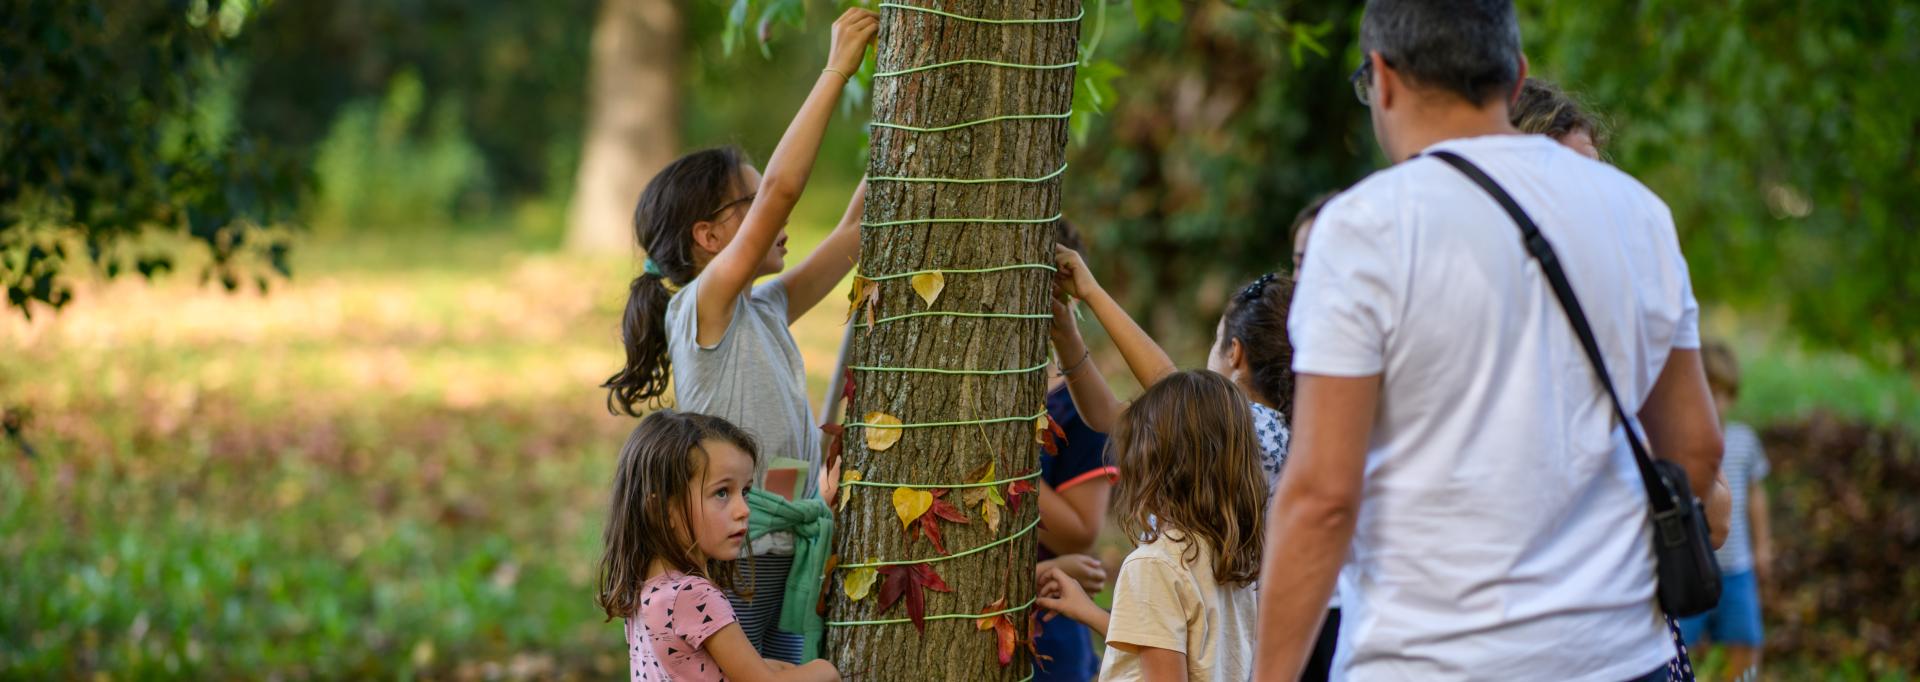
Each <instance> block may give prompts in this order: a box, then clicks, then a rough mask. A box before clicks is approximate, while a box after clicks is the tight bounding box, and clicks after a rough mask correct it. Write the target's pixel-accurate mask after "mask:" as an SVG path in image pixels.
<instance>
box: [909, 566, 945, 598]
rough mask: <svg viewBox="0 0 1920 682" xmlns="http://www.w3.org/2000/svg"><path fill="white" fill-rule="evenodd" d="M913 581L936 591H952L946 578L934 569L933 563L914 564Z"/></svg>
mask: <svg viewBox="0 0 1920 682" xmlns="http://www.w3.org/2000/svg"><path fill="white" fill-rule="evenodd" d="M913 582H914V583H916V584H919V585H921V586H924V587H926V588H927V589H929V590H933V591H935V592H952V591H953V588H951V587H947V581H946V579H945V578H941V577H940V572H939V571H935V570H933V564H913Z"/></svg>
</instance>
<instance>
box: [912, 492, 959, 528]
mask: <svg viewBox="0 0 1920 682" xmlns="http://www.w3.org/2000/svg"><path fill="white" fill-rule="evenodd" d="M940 492H941V493H944V492H946V491H945V490H942V491H940ZM934 497H935V498H936V499H934V501H933V507H932V508H930V509H928V510H927V511H928V512H929V513H930V515H932V516H938V517H940V518H942V519H946V520H947V521H951V522H953V523H960V524H964V523H967V513H966V512H963V511H960V509H959V508H957V507H955V506H953V505H952V504H950V503H948V502H947V501H946V500H942V499H938V498H939V495H938V494H935V495H934ZM922 518H924V517H922Z"/></svg>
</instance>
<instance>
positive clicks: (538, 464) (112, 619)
mask: <svg viewBox="0 0 1920 682" xmlns="http://www.w3.org/2000/svg"><path fill="white" fill-rule="evenodd" d="M814 195H815V196H817V197H820V198H818V199H816V200H814V201H813V203H810V204H808V205H804V206H803V207H802V211H801V213H800V214H799V215H797V216H796V220H795V226H794V228H793V243H794V246H795V248H794V250H793V251H794V253H796V254H801V253H807V252H809V251H810V250H811V248H812V245H813V244H815V243H817V242H818V240H819V239H820V238H821V237H822V236H824V233H825V228H826V226H828V225H830V224H831V221H832V220H833V219H835V218H837V217H838V214H839V210H840V206H839V205H838V201H839V200H840V199H839V198H843V197H845V196H846V192H845V188H827V189H825V190H824V191H818V192H815V193H814ZM296 254H297V255H296V258H297V261H296V272H297V273H298V276H297V277H296V278H295V279H294V280H293V281H291V282H287V283H284V284H283V285H282V286H279V287H277V288H276V290H275V291H273V292H272V293H271V294H270V295H267V296H261V295H259V294H255V293H243V294H237V295H229V294H226V293H224V292H220V291H217V290H214V289H208V288H203V287H200V286H198V285H197V283H196V282H195V281H194V278H192V277H190V276H175V277H172V278H168V279H163V280H160V281H157V282H154V283H151V284H148V283H142V282H137V281H125V280H123V281H116V282H111V283H99V282H89V283H84V285H83V287H82V288H81V291H80V292H79V294H80V298H79V302H78V303H77V304H75V305H74V306H72V307H70V308H69V309H68V310H66V311H64V312H62V313H61V314H60V315H58V316H53V315H42V316H38V317H37V318H36V320H35V321H33V322H26V321H23V320H21V319H18V318H17V317H15V316H10V315H9V316H4V317H0V349H5V350H4V352H0V407H6V408H9V409H15V410H24V411H25V412H26V413H28V415H29V418H28V420H27V424H26V428H25V430H24V432H23V435H24V440H25V442H26V443H27V444H30V445H31V446H32V447H33V448H34V449H35V450H36V451H37V456H33V457H28V456H26V455H24V454H23V452H22V451H21V450H20V449H19V448H17V447H15V446H14V444H12V443H7V442H5V441H0V566H4V567H5V568H4V569H3V570H4V575H3V577H0V642H3V643H4V645H0V678H73V677H85V676H91V675H94V674H95V673H106V674H109V675H110V676H113V677H136V678H149V677H159V678H209V677H210V678H225V677H247V678H266V677H278V678H295V679H298V678H339V677H407V676H430V677H451V678H494V677H574V676H599V677H605V676H610V675H620V674H623V671H624V669H625V666H626V662H625V660H624V659H623V658H622V657H621V656H620V653H621V651H622V643H621V634H620V629H619V626H618V624H611V623H606V622H604V621H605V618H604V616H603V614H600V613H599V612H598V611H597V610H596V608H595V606H594V604H593V593H594V579H595V576H594V562H595V561H596V560H597V557H598V550H599V538H598V534H599V531H600V527H601V526H600V523H601V520H600V515H601V514H603V513H604V509H603V506H602V505H604V496H605V489H606V485H607V482H606V476H607V473H608V472H609V471H610V469H611V467H612V458H613V456H614V453H615V451H616V449H617V447H618V445H619V443H620V441H621V439H622V438H623V437H624V435H625V433H626V431H627V430H628V429H629V428H631V426H632V424H633V420H632V419H630V418H619V417H612V416H609V415H607V413H606V410H605V409H604V406H603V393H602V392H601V391H600V390H599V389H598V388H596V387H597V385H598V384H599V382H600V381H601V380H602V379H604V378H605V377H606V376H607V375H608V374H610V373H611V372H612V371H613V369H614V368H615V366H616V365H617V363H618V362H619V361H620V358H621V356H620V353H619V350H618V347H617V341H616V338H617V337H616V334H617V331H616V324H617V320H618V318H619V313H620V309H621V306H622V305H623V302H624V301H623V296H624V283H625V282H626V281H627V279H628V278H630V277H631V276H632V274H633V268H634V266H633V264H632V263H631V262H629V261H628V260H627V259H625V258H580V257H575V256H568V255H562V254H558V253H554V252H551V251H550V250H547V249H543V248H539V247H537V246H534V245H530V243H529V239H528V238H527V237H525V236H523V235H518V234H515V233H512V232H510V231H493V232H457V233H427V234H412V235H389V236H379V237H374V236H369V235H343V236H340V237H335V238H330V239H329V240H323V241H309V242H308V243H305V244H302V245H301V248H299V249H298V250H297V251H296ZM841 305H842V304H841V302H840V301H839V300H838V297H837V296H835V297H830V298H829V300H828V301H827V302H825V303H823V304H822V305H821V306H820V307H819V308H818V309H816V310H815V311H813V312H812V313H811V314H809V315H808V316H806V317H805V318H804V319H803V320H802V321H801V322H800V323H799V324H798V325H797V326H796V327H795V336H796V337H797V339H798V340H799V342H800V344H801V346H802V348H803V352H804V354H805V358H806V362H807V366H808V372H809V373H808V376H809V381H810V382H811V383H812V384H813V390H814V394H815V395H818V394H819V393H820V392H821V391H822V390H824V386H825V384H826V380H827V375H828V374H829V373H830V372H831V368H832V366H833V363H834V355H835V352H836V348H837V345H838V343H839V340H840V336H841V327H840V321H841V318H842V315H843V312H844V308H842V307H841ZM1750 345H1752V346H1753V347H1754V348H1757V350H1755V351H1753V352H1750V353H1749V357H1751V358H1752V360H1751V361H1750V363H1749V367H1750V370H1749V380H1748V385H1749V390H1748V395H1749V396H1750V400H1749V402H1748V403H1746V406H1745V407H1743V410H1745V411H1744V412H1743V414H1744V415H1746V416H1749V417H1751V418H1753V419H1755V420H1757V421H1763V420H1765V419H1772V418H1778V417H1782V416H1790V415H1792V414H1794V413H1796V412H1798V411H1802V410H1805V409H1810V407H1813V406H1819V407H1827V408H1830V409H1839V410H1841V411H1843V412H1847V411H1849V410H1852V411H1855V412H1849V413H1859V414H1872V415H1880V416H1881V418H1886V419H1910V418H1913V416H1914V414H1915V412H1914V411H1915V410H1916V409H1920V408H1916V407H1915V405H1916V403H1915V401H1914V392H1913V386H1912V384H1911V383H1904V384H1902V383H1900V382H1901V381H1904V379H1902V378H1899V377H1891V378H1889V377H1887V376H1884V375H1878V374H1874V373H1873V372H1872V371H1871V370H1868V369H1866V368H1863V367H1859V366H1857V365H1853V364H1848V363H1847V362H1846V361H1845V360H1843V359H1835V358H1831V357H1827V356H1818V355H1807V354H1795V353H1781V352H1774V351H1771V350H1769V348H1771V347H1769V346H1766V345H1764V343H1762V344H1750ZM1187 359H1188V360H1191V361H1194V362H1197V361H1198V358H1187ZM1111 360H1112V358H1102V364H1103V365H1104V366H1106V369H1108V370H1109V372H1108V373H1109V374H1110V375H1112V376H1115V377H1122V376H1124V372H1123V371H1121V368H1120V365H1119V364H1118V363H1117V362H1112V361H1111ZM1110 565H1111V566H1113V567H1115V568H1117V567H1118V564H1117V563H1114V564H1110ZM1809 674H1812V673H1809ZM1818 676H1820V677H1831V678H1834V679H1864V678H1863V677H1860V676H1857V675H1848V674H1846V673H1845V672H1844V671H1833V672H1830V673H1829V672H1825V671H1823V672H1820V673H1819V674H1818Z"/></svg>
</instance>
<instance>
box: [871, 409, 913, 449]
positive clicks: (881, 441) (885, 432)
mask: <svg viewBox="0 0 1920 682" xmlns="http://www.w3.org/2000/svg"><path fill="white" fill-rule="evenodd" d="M860 421H863V422H866V423H868V424H879V425H880V426H869V427H866V430H867V449H868V450H872V451H874V452H886V450H887V448H890V447H893V444H894V443H898V442H900V432H901V431H903V430H904V429H900V428H887V427H898V426H900V418H899V417H895V416H893V415H890V414H887V413H885V412H868V413H867V416H866V418H864V419H861V420H860Z"/></svg>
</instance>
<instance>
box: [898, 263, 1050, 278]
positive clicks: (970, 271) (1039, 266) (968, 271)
mask: <svg viewBox="0 0 1920 682" xmlns="http://www.w3.org/2000/svg"><path fill="white" fill-rule="evenodd" d="M1007 270H1050V271H1053V272H1059V271H1060V269H1059V268H1056V267H1054V266H1053V264H1052V263H1015V264H1013V265H1002V266H999V267H993V268H935V269H932V270H915V271H913V272H902V273H899V274H896V275H861V277H865V278H867V279H868V280H871V281H875V282H885V281H887V280H893V279H900V278H902V277H912V276H914V275H927V274H932V273H936V272H940V273H947V274H954V275H977V274H980V273H984V272H1005V271H1007Z"/></svg>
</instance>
